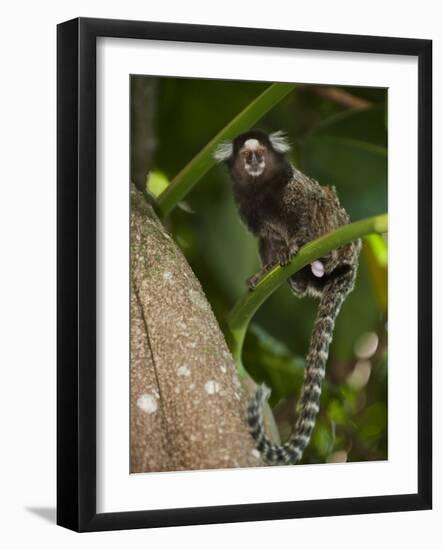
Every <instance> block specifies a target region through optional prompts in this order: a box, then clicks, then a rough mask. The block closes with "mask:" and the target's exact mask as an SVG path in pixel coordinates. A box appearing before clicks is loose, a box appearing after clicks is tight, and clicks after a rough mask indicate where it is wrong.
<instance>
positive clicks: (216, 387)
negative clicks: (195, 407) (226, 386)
mask: <svg viewBox="0 0 443 550" xmlns="http://www.w3.org/2000/svg"><path fill="white" fill-rule="evenodd" d="M205 390H206V393H208V394H209V395H213V394H214V393H218V392H219V391H220V384H219V383H218V382H216V381H215V380H208V381H207V382H206V384H205Z"/></svg>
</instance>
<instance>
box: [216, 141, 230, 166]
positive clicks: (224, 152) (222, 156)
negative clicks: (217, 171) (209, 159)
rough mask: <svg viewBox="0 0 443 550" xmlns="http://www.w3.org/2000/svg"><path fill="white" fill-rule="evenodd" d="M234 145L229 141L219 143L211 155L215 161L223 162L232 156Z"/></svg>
mask: <svg viewBox="0 0 443 550" xmlns="http://www.w3.org/2000/svg"><path fill="white" fill-rule="evenodd" d="M233 152H234V147H233V145H232V143H231V142H230V141H223V142H222V143H219V144H218V145H217V147H216V148H215V150H214V153H213V156H214V158H215V160H216V161H217V162H224V161H225V160H228V159H229V158H230V157H232V154H233Z"/></svg>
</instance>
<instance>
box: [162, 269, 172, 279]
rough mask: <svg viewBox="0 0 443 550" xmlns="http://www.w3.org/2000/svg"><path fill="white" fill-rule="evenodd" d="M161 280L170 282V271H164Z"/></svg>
mask: <svg viewBox="0 0 443 550" xmlns="http://www.w3.org/2000/svg"><path fill="white" fill-rule="evenodd" d="M163 280H164V281H172V273H171V272H170V271H165V272H164V273H163Z"/></svg>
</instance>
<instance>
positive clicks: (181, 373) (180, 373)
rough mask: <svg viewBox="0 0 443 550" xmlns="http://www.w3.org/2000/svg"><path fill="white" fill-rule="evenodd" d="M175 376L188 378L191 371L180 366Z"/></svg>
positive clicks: (184, 366)
mask: <svg viewBox="0 0 443 550" xmlns="http://www.w3.org/2000/svg"><path fill="white" fill-rule="evenodd" d="M177 374H178V376H190V375H191V371H190V370H189V369H188V367H187V366H186V365H182V366H181V367H178V369H177Z"/></svg>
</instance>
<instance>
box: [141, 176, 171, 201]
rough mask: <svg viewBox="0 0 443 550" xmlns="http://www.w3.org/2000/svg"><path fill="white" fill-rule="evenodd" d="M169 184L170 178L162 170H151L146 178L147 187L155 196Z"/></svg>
mask: <svg viewBox="0 0 443 550" xmlns="http://www.w3.org/2000/svg"><path fill="white" fill-rule="evenodd" d="M168 185H169V180H168V178H167V177H166V175H165V174H164V173H163V172H161V171H160V170H151V171H150V172H149V174H148V177H147V178H146V188H147V190H148V191H149V192H150V193H152V195H154V197H158V196H159V195H161V193H163V191H164V190H165V189H166V188H167V187H168Z"/></svg>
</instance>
